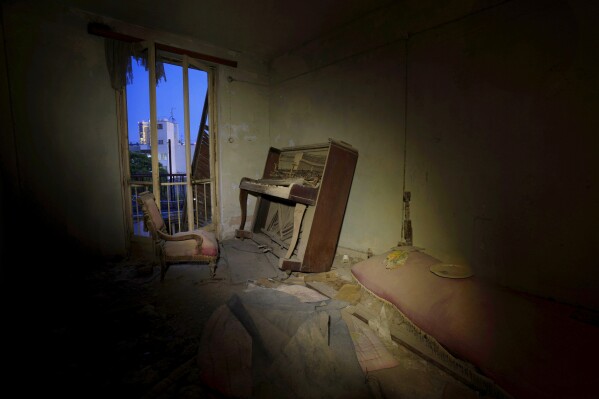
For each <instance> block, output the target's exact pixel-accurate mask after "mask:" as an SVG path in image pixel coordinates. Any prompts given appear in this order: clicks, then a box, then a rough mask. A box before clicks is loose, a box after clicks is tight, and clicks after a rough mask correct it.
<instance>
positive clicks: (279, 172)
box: [235, 139, 358, 272]
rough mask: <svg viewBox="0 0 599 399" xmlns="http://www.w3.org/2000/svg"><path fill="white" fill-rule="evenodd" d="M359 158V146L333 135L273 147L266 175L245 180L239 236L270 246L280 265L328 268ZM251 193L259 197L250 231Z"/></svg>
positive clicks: (308, 269) (301, 268)
mask: <svg viewBox="0 0 599 399" xmlns="http://www.w3.org/2000/svg"><path fill="white" fill-rule="evenodd" d="M357 160H358V151H357V150H356V149H355V148H353V147H352V146H351V145H349V144H347V143H345V142H342V141H337V140H333V139H329V142H328V143H324V144H313V145H304V146H295V147H286V148H282V149H277V148H272V147H271V148H270V150H269V151H268V155H267V157H266V165H265V167H264V174H263V176H262V179H250V178H248V177H244V178H242V179H241V182H240V184H239V188H240V193H239V203H240V206H241V224H240V226H239V229H238V230H236V231H235V236H236V237H237V238H240V239H245V238H251V239H253V240H254V241H256V242H257V243H258V244H260V245H262V246H264V247H265V248H267V249H268V250H271V251H272V253H273V254H274V255H276V256H277V257H278V258H279V268H280V269H282V270H291V271H300V272H324V271H329V270H330V269H331V266H332V264H333V259H334V257H335V252H336V250H337V243H338V241H339V234H340V232H341V226H342V223H343V217H344V215H345V208H346V206H347V200H348V198H349V192H350V189H351V184H352V181H353V177H354V171H355V169H356V163H357ZM248 194H251V195H254V196H256V197H257V200H256V208H255V211H254V219H253V223H252V226H251V227H250V228H249V229H248V230H246V229H245V223H246V217H247V200H248Z"/></svg>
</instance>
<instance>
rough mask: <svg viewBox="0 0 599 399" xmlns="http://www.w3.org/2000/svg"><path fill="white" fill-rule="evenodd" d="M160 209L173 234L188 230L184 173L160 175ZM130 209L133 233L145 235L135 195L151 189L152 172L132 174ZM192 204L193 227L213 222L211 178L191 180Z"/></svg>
mask: <svg viewBox="0 0 599 399" xmlns="http://www.w3.org/2000/svg"><path fill="white" fill-rule="evenodd" d="M159 180H160V212H161V213H162V218H163V219H164V223H165V224H166V226H167V228H168V231H169V233H171V234H175V233H178V232H181V231H188V223H187V204H186V200H187V182H186V175H185V174H184V173H172V174H161V175H160V178H159ZM129 185H130V187H131V209H132V212H131V213H132V217H133V234H134V235H138V236H148V235H149V233H148V231H147V229H145V226H144V221H143V212H142V210H141V206H140V205H139V204H138V203H137V196H138V194H139V193H141V192H144V191H152V175H151V174H135V175H131V180H130V182H129ZM191 189H192V201H193V203H192V205H193V212H192V214H193V228H194V229H196V228H200V227H203V226H206V225H209V224H210V223H212V208H211V205H212V204H211V201H210V180H209V179H202V180H193V181H192V183H191Z"/></svg>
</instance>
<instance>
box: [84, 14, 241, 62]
mask: <svg viewBox="0 0 599 399" xmlns="http://www.w3.org/2000/svg"><path fill="white" fill-rule="evenodd" d="M87 33H89V34H92V35H96V36H102V37H105V38H108V39H115V40H121V41H123V42H127V43H136V42H141V41H143V40H144V39H140V38H138V37H135V36H129V35H125V34H123V33H118V32H114V31H112V30H110V28H109V27H107V26H106V25H103V24H98V23H93V22H92V23H89V24H88V25H87ZM155 45H156V48H157V49H158V50H164V51H168V52H169V53H175V54H181V55H185V54H186V55H188V56H190V57H193V58H197V59H199V60H204V61H209V62H214V63H215V64H221V65H226V66H230V67H233V68H237V61H231V60H227V59H224V58H219V57H215V56H212V55H208V54H202V53H196V52H195V51H190V50H185V49H182V48H179V47H173V46H169V45H166V44H161V43H156V44H155Z"/></svg>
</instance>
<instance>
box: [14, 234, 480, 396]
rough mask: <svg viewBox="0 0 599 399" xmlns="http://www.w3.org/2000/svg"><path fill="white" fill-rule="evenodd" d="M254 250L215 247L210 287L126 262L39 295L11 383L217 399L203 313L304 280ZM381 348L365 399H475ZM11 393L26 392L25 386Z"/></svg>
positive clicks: (180, 269)
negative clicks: (385, 357)
mask: <svg viewBox="0 0 599 399" xmlns="http://www.w3.org/2000/svg"><path fill="white" fill-rule="evenodd" d="M246 241H247V240H246ZM255 249H256V247H255V246H253V243H252V242H251V241H247V242H241V241H239V240H230V241H227V242H223V243H221V259H220V260H219V263H218V266H217V270H216V276H215V278H213V279H212V278H210V271H209V268H208V266H207V265H201V264H180V265H173V266H171V267H170V269H169V270H168V273H167V274H166V278H165V280H164V281H163V282H160V279H159V267H157V266H154V267H153V268H152V267H150V268H148V267H147V266H148V265H147V263H145V262H141V261H137V260H127V261H121V262H115V263H110V264H103V265H101V264H96V265H93V266H91V267H90V269H91V270H87V271H86V272H85V273H83V272H82V273H81V274H80V275H79V278H78V279H72V280H69V281H68V282H64V281H63V282H62V283H60V282H57V283H56V284H55V285H54V286H51V287H49V286H48V287H46V289H44V290H43V291H44V295H46V298H48V301H46V302H45V303H40V305H39V307H38V309H37V310H38V311H39V314H40V317H39V321H36V324H37V325H38V326H37V328H36V329H34V330H32V329H31V328H30V329H29V330H28V334H26V336H27V339H28V341H27V342H28V344H29V346H28V347H27V350H26V351H25V350H24V351H23V353H22V356H20V357H19V358H18V359H16V362H15V364H17V363H19V364H21V363H24V364H25V365H28V366H29V367H28V368H19V369H18V370H19V372H17V373H16V375H18V376H19V378H25V380H27V378H29V380H35V381H36V383H37V384H42V385H43V387H44V392H46V393H60V394H62V395H63V396H64V395H66V396H70V395H77V396H83V397H88V398H89V397H114V396H115V395H118V396H123V395H124V396H125V397H129V398H134V397H140V398H141V397H143V398H153V397H155V398H175V397H176V398H187V397H189V398H196V397H213V398H218V397H220V396H219V394H218V393H217V392H212V391H210V390H208V389H206V388H205V387H204V386H203V384H202V382H201V381H200V379H199V372H198V366H197V363H196V358H197V351H198V345H199V340H200V338H201V335H202V330H203V326H204V325H205V323H206V321H207V320H208V319H209V317H210V315H211V314H212V313H213V311H214V310H215V309H216V308H217V307H219V306H220V305H222V304H224V303H225V302H226V301H227V300H228V299H229V298H230V297H231V295H233V294H234V293H239V292H241V291H243V290H245V289H246V287H247V285H248V282H251V283H252V284H260V282H266V283H267V284H268V282H270V283H273V282H274V283H276V282H277V280H279V279H280V280H283V279H287V280H286V283H290V282H291V283H299V284H301V283H302V280H304V279H305V277H306V276H307V275H306V274H301V273H294V274H292V275H291V276H287V274H286V273H284V272H282V271H280V270H278V269H277V268H276V267H275V265H276V259H273V258H272V255H269V254H264V253H261V252H260V251H257V250H255ZM356 261H358V259H352V258H350V262H348V263H344V262H342V259H341V257H340V256H339V257H338V258H336V259H335V263H334V265H333V267H332V269H331V271H330V272H328V273H327V274H326V276H325V275H324V274H321V275H323V276H322V277H323V278H322V279H321V282H324V283H325V284H328V285H329V286H330V287H331V288H333V289H338V288H339V287H340V286H341V285H344V284H351V283H352V281H351V275H350V268H351V265H352V262H356ZM82 263H85V262H82ZM82 267H84V266H83V265H82ZM148 272H149V273H148ZM232 276H233V277H232ZM268 278H270V280H269V279H268ZM244 279H245V280H244ZM309 279H312V280H318V276H315V275H314V274H310V275H309ZM242 280H244V281H242ZM52 292H54V293H55V294H56V293H58V292H60V295H55V296H52V294H51V293H52ZM21 338H22V339H24V338H25V335H22V336H21ZM29 339H30V341H29ZM385 345H386V347H387V349H388V350H389V352H390V353H391V354H392V355H393V356H394V357H395V358H396V359H397V360H398V361H399V366H397V367H394V368H392V369H386V370H379V371H376V372H371V373H369V374H368V375H367V376H365V381H367V382H368V383H369V384H370V385H371V387H373V388H372V389H371V392H372V394H373V395H372V397H374V398H415V399H419V398H431V399H436V398H469V397H480V396H477V394H476V392H474V391H472V390H470V389H468V388H467V387H466V386H465V385H463V384H462V383H460V382H458V381H457V380H455V379H454V378H452V377H451V376H450V375H448V374H446V373H444V372H443V371H442V370H440V369H438V368H436V367H435V366H434V365H433V364H431V363H430V362H427V361H426V360H425V359H422V358H420V357H418V356H417V355H415V354H414V353H412V352H410V351H409V350H407V349H406V348H405V347H402V346H401V345H397V343H393V342H385ZM25 367H26V366H25ZM19 381H20V379H19ZM20 386H21V389H27V386H26V383H25V382H24V383H23V384H21V385H20Z"/></svg>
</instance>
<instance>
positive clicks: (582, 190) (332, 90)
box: [270, 1, 599, 308]
mask: <svg viewBox="0 0 599 399" xmlns="http://www.w3.org/2000/svg"><path fill="white" fill-rule="evenodd" d="M443 7H444V8H443ZM596 15H599V13H598V12H597V6H596V5H595V4H593V3H592V2H585V1H570V2H553V1H552V2H549V3H547V4H543V5H542V6H541V5H538V3H535V2H533V1H509V2H500V1H496V2H476V1H463V2H452V3H451V5H446V6H439V5H435V6H434V7H433V6H430V7H428V6H427V5H426V4H420V3H419V4H416V3H410V4H407V5H406V4H403V5H399V4H397V5H393V6H390V7H389V8H388V9H385V10H382V11H381V13H375V14H372V15H369V16H366V17H365V18H363V19H360V20H358V21H355V23H353V24H350V25H349V26H347V27H346V28H345V29H343V30H341V31H337V32H332V33H331V34H330V35H327V36H326V37H322V38H319V39H318V40H313V41H311V42H309V43H307V44H306V45H305V46H303V47H302V48H300V49H297V50H295V51H293V52H292V53H289V54H285V55H283V56H281V57H279V58H277V59H275V60H274V61H273V63H272V71H271V81H272V92H271V99H270V135H271V145H273V146H276V147H280V146H287V145H291V144H308V143H312V142H323V141H326V139H327V138H328V137H335V138H338V139H341V140H344V141H347V142H349V143H351V144H352V145H354V146H355V147H356V148H357V149H358V150H359V151H360V158H359V160H358V166H357V169H356V174H355V177H354V183H353V187H352V192H351V195H350V199H349V204H348V207H347V211H346V215H345V220H344V225H343V230H342V233H341V237H340V240H339V246H340V247H346V248H351V249H355V250H358V251H362V252H365V251H366V249H367V248H372V249H373V251H374V253H380V252H382V251H385V250H388V249H389V248H390V247H391V246H393V245H395V244H396V243H397V241H398V240H399V239H400V237H401V220H402V215H401V213H402V212H401V210H402V187H403V184H404V181H403V173H404V166H403V162H404V157H403V154H404V150H405V151H406V154H407V159H406V169H405V173H406V181H405V184H406V190H408V191H411V193H412V203H411V211H412V215H411V216H412V218H411V219H412V224H413V227H414V244H415V245H417V246H421V247H424V248H426V251H427V252H428V253H430V254H432V255H435V256H437V257H439V258H440V259H441V260H442V261H445V262H459V263H466V264H469V265H472V266H473V267H474V268H475V271H476V273H477V274H478V275H479V276H481V277H483V278H485V279H488V280H491V281H494V282H497V283H499V284H502V285H506V286H509V287H512V288H516V289H519V290H524V291H527V292H531V293H535V294H540V295H543V296H547V297H552V298H556V299H559V300H564V301H566V302H572V303H579V304H583V305H585V306H589V307H595V308H597V307H599V298H598V296H597V295H596V294H595V293H594V292H593V290H594V288H593V287H596V286H597V285H598V284H599V280H598V279H599V274H598V273H596V271H595V270H594V269H595V265H596V261H595V260H594V256H593V253H592V252H593V248H597V247H599V245H598V244H599V243H598V242H597V241H598V234H597V233H596V229H595V226H594V223H593V221H594V220H596V219H597V212H596V211H595V210H594V208H595V205H596V204H597V203H598V196H597V183H598V176H597V173H598V172H597V170H598V168H595V167H593V164H594V162H593V159H594V158H596V154H597V153H598V151H597V149H598V148H597V145H596V142H597V141H596V139H595V137H594V136H595V135H594V133H593V132H596V127H597V126H599V120H598V118H599V113H598V112H597V111H596V110H597V109H599V106H598V94H597V93H598V92H599V90H598V81H597V70H599V68H598V66H599V64H598V54H599V46H598V43H597V37H599V32H598V31H597V24H596V23H594V22H593V21H592V19H593V18H594V17H596ZM406 51H407V54H406ZM406 59H407V63H408V65H407V79H406V75H405V73H406ZM406 87H407V92H406ZM406 95H407V104H405V102H404V98H405V96H406ZM404 106H405V107H404ZM406 110H407V111H406ZM404 111H406V112H407V113H404ZM406 118H407V120H406ZM406 132H407V137H406V136H404V134H406ZM404 139H406V140H407V141H406V144H407V145H406V146H405V147H404Z"/></svg>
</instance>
